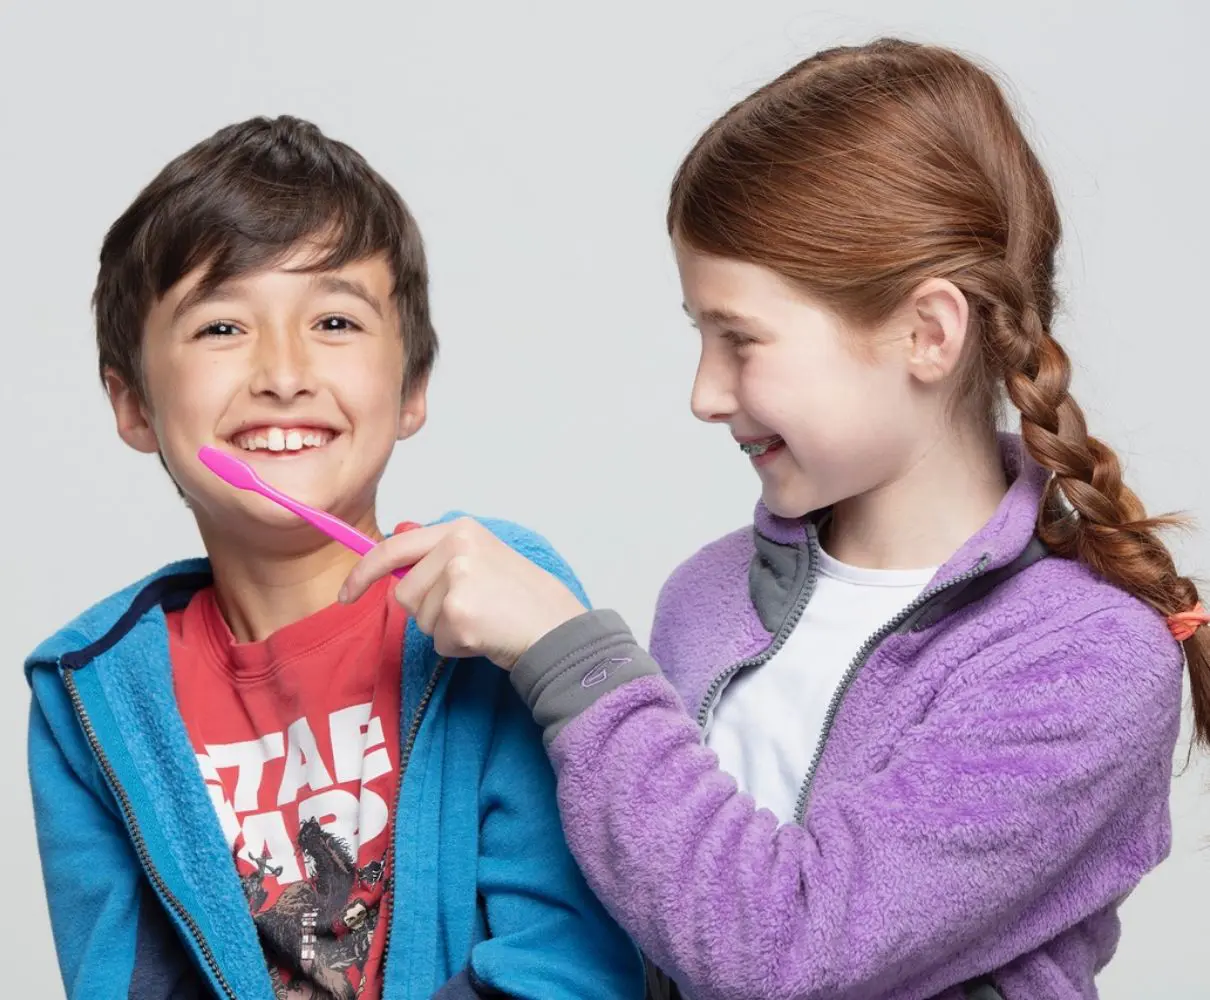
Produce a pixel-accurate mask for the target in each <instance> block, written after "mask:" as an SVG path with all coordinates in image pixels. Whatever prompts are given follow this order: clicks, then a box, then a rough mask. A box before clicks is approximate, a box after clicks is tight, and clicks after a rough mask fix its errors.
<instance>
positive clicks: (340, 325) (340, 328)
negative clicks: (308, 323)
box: [316, 316, 361, 333]
mask: <svg viewBox="0 0 1210 1000" xmlns="http://www.w3.org/2000/svg"><path fill="white" fill-rule="evenodd" d="M316 329H318V330H322V331H323V332H324V333H344V332H346V331H349V330H360V329H361V327H360V326H359V325H358V324H357V323H354V322H353V320H351V319H349V317H348V316H325V317H324V318H323V319H321V320H320V321H319V322H318V323H317V324H316Z"/></svg>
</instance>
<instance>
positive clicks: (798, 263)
mask: <svg viewBox="0 0 1210 1000" xmlns="http://www.w3.org/2000/svg"><path fill="white" fill-rule="evenodd" d="M668 228H669V231H670V232H671V233H672V234H673V235H674V236H675V238H677V239H678V240H681V241H684V242H685V243H687V244H688V245H690V246H692V247H694V248H695V249H697V250H699V251H701V252H704V253H711V254H717V255H719V256H723V257H731V258H736V259H740V260H746V261H749V262H752V263H755V264H759V265H761V266H763V267H766V268H769V269H770V270H772V271H774V272H776V273H778V274H780V275H782V276H783V277H785V278H787V279H788V280H790V281H793V282H796V283H798V284H799V285H800V286H801V287H803V288H804V289H805V290H806V291H807V292H808V293H809V294H810V295H812V296H813V297H814V298H815V299H816V300H817V301H819V302H821V303H823V304H824V305H827V306H828V307H830V308H831V309H832V310H833V311H834V312H836V313H837V314H838V315H840V316H842V317H844V318H845V319H846V320H848V321H850V323H851V324H852V325H853V326H855V327H858V328H860V327H862V326H866V327H869V328H873V327H875V326H877V325H878V324H880V323H882V322H884V321H885V320H886V319H887V318H888V317H889V316H890V315H891V314H892V313H893V312H894V310H895V309H896V308H898V307H899V306H900V305H901V304H902V303H903V302H904V301H905V300H906V299H907V298H908V296H909V295H910V294H911V293H912V292H913V291H914V290H915V289H916V288H917V287H918V286H919V284H920V283H921V282H923V281H925V280H926V279H928V278H947V279H949V280H950V281H952V282H953V283H954V284H955V285H956V286H957V287H959V288H960V289H961V290H962V291H963V293H964V294H965V295H966V297H967V299H968V301H969V303H970V305H971V313H970V315H971V322H970V330H969V334H970V336H969V337H968V344H970V345H972V349H970V350H968V351H967V352H966V354H965V357H964V358H963V365H964V366H965V370H964V371H963V372H961V373H960V375H961V378H960V386H961V389H962V392H961V393H959V394H958V399H957V400H956V402H957V403H958V404H961V405H964V406H968V407H969V408H970V409H971V410H972V411H973V412H974V413H975V414H978V415H984V416H987V417H988V418H989V423H990V422H993V420H994V414H995V413H996V411H997V409H998V407H999V404H1000V403H1001V402H1002V401H1003V399H1004V398H1005V397H1007V399H1008V401H1010V402H1011V403H1012V404H1013V406H1015V407H1016V408H1017V409H1018V410H1019V411H1020V413H1021V430H1022V438H1023V440H1024V442H1025V447H1026V448H1027V449H1028V450H1029V453H1030V454H1031V455H1032V456H1033V458H1034V459H1035V460H1036V461H1037V462H1038V463H1039V464H1041V465H1042V466H1043V467H1044V468H1045V469H1047V470H1049V471H1050V472H1051V474H1052V475H1051V479H1050V482H1049V485H1048V486H1047V489H1046V494H1045V499H1044V502H1043V504H1042V506H1041V508H1040V510H1039V514H1038V532H1039V534H1040V535H1041V537H1042V539H1043V540H1044V541H1045V542H1047V544H1048V545H1049V546H1050V547H1051V548H1052V549H1053V550H1054V551H1055V552H1057V553H1058V554H1059V555H1061V556H1066V557H1068V558H1071V559H1078V560H1080V561H1081V562H1083V563H1085V564H1086V565H1087V566H1089V567H1090V568H1091V569H1092V570H1094V571H1095V572H1097V573H1099V574H1100V575H1101V576H1102V577H1104V578H1105V579H1106V580H1109V581H1110V582H1112V583H1114V584H1116V585H1117V586H1119V587H1121V588H1122V589H1124V590H1126V591H1128V592H1129V593H1131V594H1134V595H1135V596H1137V597H1138V598H1140V599H1141V600H1143V601H1145V602H1146V603H1147V604H1149V605H1150V606H1151V607H1153V608H1155V609H1156V611H1158V612H1159V613H1160V614H1162V615H1165V616H1167V617H1168V618H1169V623H1170V627H1171V628H1172V629H1173V634H1174V636H1176V637H1177V638H1178V639H1181V640H1182V641H1183V644H1184V651H1185V657H1186V661H1187V663H1188V667H1189V675H1190V679H1191V682H1192V688H1193V709H1194V719H1195V726H1196V734H1197V737H1198V739H1199V740H1201V742H1203V743H1204V744H1206V745H1207V746H1210V629H1205V628H1202V629H1197V628H1196V625H1197V623H1198V621H1200V616H1194V615H1192V614H1191V612H1192V611H1193V609H1195V608H1196V607H1198V605H1199V601H1198V594H1197V589H1196V587H1195V586H1194V585H1193V583H1192V582H1191V581H1190V580H1189V579H1188V578H1187V577H1184V576H1181V575H1180V573H1179V572H1178V570H1177V569H1176V567H1175V566H1174V565H1173V561H1172V556H1171V555H1170V554H1169V552H1168V550H1167V548H1166V547H1165V546H1164V544H1163V543H1162V541H1161V540H1160V532H1161V530H1162V529H1164V528H1167V527H1170V526H1172V525H1173V524H1175V523H1177V519H1175V518H1171V517H1148V516H1147V513H1146V511H1145V510H1144V509H1143V505H1142V503H1141V502H1140V501H1139V498H1138V497H1137V496H1136V495H1135V494H1134V493H1133V492H1132V491H1131V490H1130V489H1129V488H1128V487H1127V486H1126V485H1125V484H1124V483H1123V482H1122V469H1121V464H1120V463H1119V461H1118V459H1117V456H1116V455H1114V453H1113V452H1112V451H1111V450H1110V449H1109V448H1108V447H1107V446H1106V445H1105V444H1103V443H1102V442H1101V441H1099V440H1098V439H1096V438H1094V437H1090V436H1089V434H1088V429H1087V426H1086V424H1085V420H1084V414H1083V412H1082V411H1081V409H1080V407H1079V405H1078V404H1077V403H1076V401H1075V400H1074V399H1072V397H1071V393H1070V383H1071V365H1070V363H1069V361H1068V359H1067V355H1066V353H1064V351H1063V348H1062V347H1060V346H1059V344H1058V342H1057V341H1056V340H1055V339H1054V338H1053V337H1052V336H1051V324H1052V320H1053V315H1054V309H1055V299H1056V295H1055V281H1054V271H1055V255H1056V249H1057V246H1058V242H1059V230H1060V224H1059V212H1058V208H1057V206H1056V204H1055V199H1054V195H1053V192H1052V190H1051V187H1050V182H1049V181H1048V179H1047V177H1046V173H1045V171H1044V170H1043V169H1042V166H1041V164H1040V163H1039V162H1038V160H1037V158H1036V157H1035V156H1034V153H1033V151H1032V150H1031V149H1030V146H1029V143H1028V142H1027V141H1026V140H1025V137H1024V136H1023V135H1022V133H1021V130H1020V128H1019V126H1018V125H1017V122H1016V120H1015V118H1014V116H1013V114H1012V111H1011V109H1010V108H1009V106H1008V103H1007V101H1006V100H1005V99H1004V95H1003V94H1002V92H1001V91H1000V88H999V87H998V86H997V84H996V82H995V81H994V80H993V79H992V77H991V76H990V75H989V74H988V73H986V72H985V71H984V70H982V69H980V68H979V67H978V66H976V65H974V64H973V63H972V62H970V61H968V60H967V59H964V58H963V57H961V56H959V55H958V54H956V53H954V52H951V51H948V50H946V49H941V48H934V47H931V46H926V45H916V44H912V43H909V42H902V41H897V40H894V39H885V40H880V41H876V42H872V43H870V44H868V45H864V46H860V47H852V48H836V49H831V50H828V51H825V52H821V53H819V54H817V55H814V56H812V57H811V58H809V59H806V60H804V61H803V62H801V63H799V64H798V65H797V66H794V67H792V68H791V69H789V70H788V71H786V72H785V73H783V74H782V75H781V76H780V77H778V78H777V79H775V80H772V81H771V82H770V83H768V84H767V85H765V86H764V87H762V88H761V89H760V90H758V91H756V92H755V93H753V94H751V95H750V96H749V97H747V98H745V99H744V100H742V101H740V102H739V103H738V104H736V105H735V106H734V107H733V108H731V110H730V111H728V112H727V113H726V114H725V115H724V116H723V117H722V118H720V119H719V120H718V121H716V122H715V123H714V124H713V125H711V126H710V128H709V129H707V130H706V132H705V133H704V134H703V135H702V136H701V138H700V139H699V140H698V142H697V144H696V145H695V146H694V148H693V150H692V151H691V152H690V153H689V155H688V156H687V157H686V158H685V161H684V163H682V164H681V167H680V169H679V170H678V172H677V175H676V179H675V180H674V182H673V186H672V196H671V199H670V204H669V208H668ZM974 345H977V347H975V346H974ZM1173 615H1178V616H1184V618H1180V617H1178V618H1176V619H1173V618H1172V616H1173ZM1188 619H1192V620H1188Z"/></svg>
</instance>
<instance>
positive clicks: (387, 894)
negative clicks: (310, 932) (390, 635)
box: [233, 657, 448, 1000]
mask: <svg viewBox="0 0 1210 1000" xmlns="http://www.w3.org/2000/svg"><path fill="white" fill-rule="evenodd" d="M447 662H448V661H447V660H446V659H445V657H442V658H441V659H439V660H438V661H437V665H436V666H435V667H434V668H433V673H432V675H431V676H430V677H429V682H428V684H426V685H425V688H424V693H423V694H422V695H421V696H420V702H419V704H418V705H417V706H416V713H415V715H413V716H412V722H411V725H410V726H409V727H408V734H407V739H406V740H405V741H404V745H403V749H402V750H401V751H400V753H399V777H398V778H397V779H396V781H395V807H394V810H393V811H392V812H391V839H390V841H389V842H388V844H387V857H385V858H384V859H383V872H384V874H385V877H386V878H387V879H389V880H390V881H389V882H388V883H387V886H386V889H385V891H384V892H383V894H382V904H383V911H384V914H383V915H384V916H385V917H386V920H387V926H386V931H385V932H384V933H385V935H386V936H385V937H384V939H383V942H382V980H383V982H386V974H387V958H388V956H389V955H390V952H391V927H392V926H393V925H394V923H395V920H394V913H393V907H394V901H395V873H394V871H392V865H393V864H394V854H395V832H396V830H395V828H396V824H397V823H398V821H399V803H400V802H401V801H402V798H403V775H404V773H405V772H406V771H407V766H408V761H409V759H410V758H411V756H412V747H413V746H415V744H416V736H417V734H418V733H419V732H420V723H421V722H422V721H423V720H424V713H425V711H426V710H427V709H428V706H429V702H430V701H432V699H433V692H434V691H436V690H437V683H438V681H440V680H441V674H442V673H443V671H444V670H445V665H446V663H447ZM233 1000H234V998H233Z"/></svg>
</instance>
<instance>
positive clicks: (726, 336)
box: [723, 330, 756, 350]
mask: <svg viewBox="0 0 1210 1000" xmlns="http://www.w3.org/2000/svg"><path fill="white" fill-rule="evenodd" d="M723 340H725V341H726V342H727V343H728V344H730V345H731V346H732V347H734V348H736V349H737V350H738V349H739V348H742V347H748V346H749V345H750V344H754V343H756V341H754V340H753V339H752V338H751V337H749V336H747V335H746V334H743V333H738V332H736V331H735V330H725V331H724V332H723Z"/></svg>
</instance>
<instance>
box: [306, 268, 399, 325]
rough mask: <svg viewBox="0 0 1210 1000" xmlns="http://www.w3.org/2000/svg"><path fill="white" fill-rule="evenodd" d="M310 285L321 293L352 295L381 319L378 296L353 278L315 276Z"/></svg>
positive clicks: (331, 275) (381, 312)
mask: <svg viewBox="0 0 1210 1000" xmlns="http://www.w3.org/2000/svg"><path fill="white" fill-rule="evenodd" d="M312 285H313V287H315V288H316V289H317V290H319V291H321V292H331V293H333V294H336V295H352V296H353V297H354V298H357V299H361V301H362V302H364V303H365V304H366V305H368V306H369V307H370V308H371V309H373V310H374V312H375V313H377V315H378V318H379V319H382V318H383V309H382V303H381V302H380V301H379V300H378V296H377V295H375V294H374V293H373V292H371V291H370V290H369V289H368V288H367V287H366V286H365V285H364V284H362V283H361V282H360V281H356V280H355V279H353V278H338V277H337V276H336V275H334V274H317V275H316V276H315V278H314V280H313V281H312Z"/></svg>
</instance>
